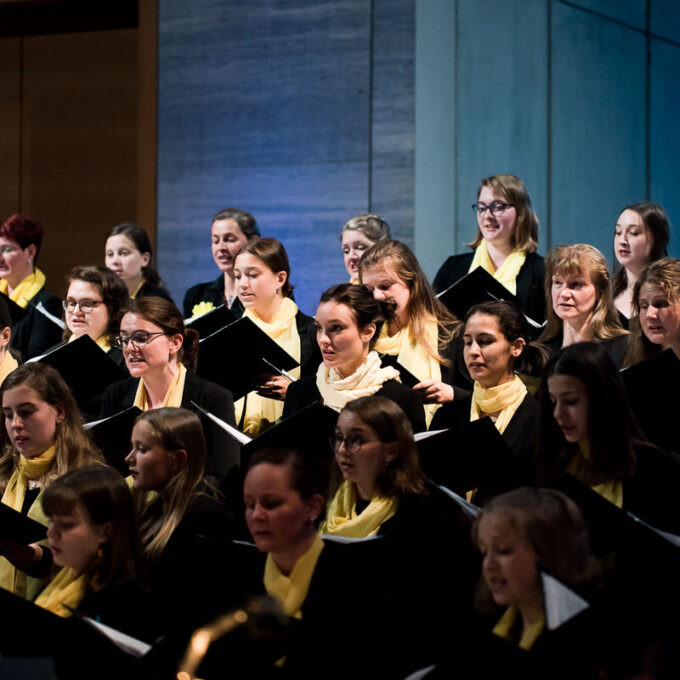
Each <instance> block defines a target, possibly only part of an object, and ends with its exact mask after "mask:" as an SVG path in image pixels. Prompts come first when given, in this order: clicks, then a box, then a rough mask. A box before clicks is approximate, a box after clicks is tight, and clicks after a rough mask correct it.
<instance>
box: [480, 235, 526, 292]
mask: <svg viewBox="0 0 680 680" xmlns="http://www.w3.org/2000/svg"><path fill="white" fill-rule="evenodd" d="M526 258H527V254H526V252H525V251H523V250H517V249H516V250H513V251H511V252H510V254H509V255H508V256H507V257H506V258H505V261H504V262H503V264H502V265H501V266H500V267H499V268H498V269H496V267H495V265H494V263H493V260H492V259H491V256H490V255H489V251H488V250H487V247H486V241H484V240H482V242H481V243H480V244H479V245H478V246H477V248H476V249H475V255H474V257H473V258H472V264H471V265H470V269H468V273H469V272H471V271H474V270H475V269H477V267H481V268H482V269H484V271H487V272H489V274H491V276H493V277H494V279H496V280H497V281H499V282H500V283H502V284H503V285H504V286H505V287H506V288H507V289H508V290H509V291H510V292H511V293H512V294H513V295H516V294H517V275H518V274H519V270H520V269H521V268H522V266H523V265H524V261H525V260H526Z"/></svg>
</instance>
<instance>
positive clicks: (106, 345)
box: [68, 335, 112, 352]
mask: <svg viewBox="0 0 680 680" xmlns="http://www.w3.org/2000/svg"><path fill="white" fill-rule="evenodd" d="M80 337H82V336H80V335H78V336H75V335H71V337H70V338H69V339H68V342H73V341H74V340H77V339H78V338H80ZM95 343H96V344H97V346H98V347H100V348H101V349H102V351H104V352H108V351H109V350H110V349H111V347H112V345H111V343H110V342H109V340H108V335H100V336H99V337H98V338H97V339H96V340H95Z"/></svg>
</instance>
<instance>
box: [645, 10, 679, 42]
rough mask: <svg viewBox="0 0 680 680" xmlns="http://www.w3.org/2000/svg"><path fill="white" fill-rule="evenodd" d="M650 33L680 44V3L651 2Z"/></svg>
mask: <svg viewBox="0 0 680 680" xmlns="http://www.w3.org/2000/svg"><path fill="white" fill-rule="evenodd" d="M649 5H650V6H649V19H650V22H649V23H650V31H651V32H652V33H653V34H654V35H658V36H661V37H663V38H667V39H668V40H673V41H675V43H676V44H677V43H680V2H678V0H649Z"/></svg>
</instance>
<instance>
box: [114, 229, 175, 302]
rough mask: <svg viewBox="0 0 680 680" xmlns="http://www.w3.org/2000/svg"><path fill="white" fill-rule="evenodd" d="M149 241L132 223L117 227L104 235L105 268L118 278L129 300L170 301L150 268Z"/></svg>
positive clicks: (150, 252)
mask: <svg viewBox="0 0 680 680" xmlns="http://www.w3.org/2000/svg"><path fill="white" fill-rule="evenodd" d="M151 257H152V251H151V241H150V240H149V235H148V234H147V233H146V230H144V229H142V227H140V226H139V225H138V224H134V222H123V223H122V224H117V225H116V226H115V227H113V229H111V231H110V232H109V233H108V234H107V235H106V247H105V260H104V261H105V263H106V266H107V267H108V268H109V269H110V270H111V271H112V272H114V274H116V275H118V276H120V278H121V279H122V280H123V282H124V283H125V286H126V288H127V290H128V294H129V296H130V298H131V299H133V300H134V299H135V298H137V297H144V296H145V295H157V296H159V297H164V298H166V299H167V300H172V298H171V297H170V293H168V291H167V290H166V289H165V287H164V286H163V282H162V281H161V277H160V276H159V275H158V272H157V271H156V270H155V269H154V268H153V267H152V266H151Z"/></svg>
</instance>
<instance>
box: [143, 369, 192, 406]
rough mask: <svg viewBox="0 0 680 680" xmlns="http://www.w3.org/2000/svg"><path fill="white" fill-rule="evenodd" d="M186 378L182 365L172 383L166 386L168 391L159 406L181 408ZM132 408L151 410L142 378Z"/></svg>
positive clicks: (185, 370)
mask: <svg viewBox="0 0 680 680" xmlns="http://www.w3.org/2000/svg"><path fill="white" fill-rule="evenodd" d="M186 377H187V368H186V366H185V365H184V364H180V365H179V370H178V371H177V375H175V377H174V378H173V379H172V382H171V383H170V385H169V386H168V390H167V392H166V393H165V396H164V397H163V402H162V404H161V406H172V407H174V408H179V407H180V406H182V397H183V396H184V383H185V381H186ZM133 406H136V407H137V408H138V409H140V410H142V411H148V410H149V409H150V408H151V404H150V403H149V395H148V393H147V391H146V385H145V384H144V378H141V379H140V381H139V385H137V392H136V393H135V401H134V403H133Z"/></svg>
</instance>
